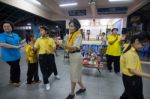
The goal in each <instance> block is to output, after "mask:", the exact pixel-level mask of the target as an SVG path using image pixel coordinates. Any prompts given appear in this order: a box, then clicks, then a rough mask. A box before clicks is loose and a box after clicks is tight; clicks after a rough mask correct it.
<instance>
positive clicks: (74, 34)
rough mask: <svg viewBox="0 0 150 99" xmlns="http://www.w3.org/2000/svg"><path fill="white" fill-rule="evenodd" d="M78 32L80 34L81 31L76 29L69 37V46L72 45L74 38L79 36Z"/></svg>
mask: <svg viewBox="0 0 150 99" xmlns="http://www.w3.org/2000/svg"><path fill="white" fill-rule="evenodd" d="M78 34H80V31H79V30H78V31H76V32H74V33H72V34H71V35H70V36H69V38H68V39H67V46H72V45H73V42H74V40H75V39H76V37H77V36H78Z"/></svg>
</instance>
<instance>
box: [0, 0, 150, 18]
mask: <svg viewBox="0 0 150 99" xmlns="http://www.w3.org/2000/svg"><path fill="white" fill-rule="evenodd" d="M38 1H39V2H40V3H41V5H37V4H34V3H33V2H32V0H0V2H3V3H6V4H9V5H11V6H15V7H17V8H19V9H22V10H25V11H27V12H30V13H33V14H35V15H38V16H41V17H43V18H46V19H50V20H66V19H69V18H70V17H76V18H79V19H94V18H122V17H126V16H127V15H129V14H131V13H133V12H134V11H136V10H137V9H139V8H140V7H142V6H143V5H145V4H146V3H147V2H148V1H149V0H131V1H130V2H113V3H111V2H109V1H108V0H38ZM92 1H95V3H94V4H89V2H92ZM70 2H76V3H78V5H77V6H74V7H66V8H61V7H59V4H64V3H70ZM27 3H28V4H27ZM0 6H1V8H0V11H1V10H3V9H7V6H3V5H0ZM23 6H24V7H23ZM110 7H127V8H128V10H127V11H126V12H125V13H120V14H116V13H111V14H109V13H106V14H97V8H107V9H105V10H109V11H110V10H114V9H116V8H113V9H109V8H110ZM29 8H30V9H29ZM70 10H79V11H77V12H82V11H80V10H84V11H83V12H85V14H83V15H81V14H79V15H75V16H74V15H73V16H69V14H68V12H69V11H70ZM5 11H6V10H5ZM6 12H8V13H4V14H7V15H8V18H9V17H13V18H15V17H16V16H15V14H16V13H17V14H18V13H19V14H21V13H22V12H21V11H19V10H15V11H11V10H9V11H6ZM10 12H11V13H12V14H11V16H9V13H10ZM75 13H76V12H75ZM2 16H3V15H1V16H0V18H1V17H2ZM18 16H19V15H18ZM20 16H23V17H25V16H27V17H28V15H24V14H22V15H20ZM29 16H32V14H30V15H29Z"/></svg>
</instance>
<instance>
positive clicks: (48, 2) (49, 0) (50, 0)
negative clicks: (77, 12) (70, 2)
mask: <svg viewBox="0 0 150 99" xmlns="http://www.w3.org/2000/svg"><path fill="white" fill-rule="evenodd" d="M39 1H40V2H42V3H43V5H45V6H46V7H47V8H48V9H49V10H51V11H52V12H54V13H56V15H57V16H58V17H60V16H61V17H62V18H63V19H66V18H68V16H67V15H65V14H64V12H63V11H62V9H61V8H60V7H59V6H58V4H57V3H56V2H55V1H54V0H39ZM56 15H54V16H56ZM51 16H53V15H51ZM52 20H55V19H54V18H52Z"/></svg>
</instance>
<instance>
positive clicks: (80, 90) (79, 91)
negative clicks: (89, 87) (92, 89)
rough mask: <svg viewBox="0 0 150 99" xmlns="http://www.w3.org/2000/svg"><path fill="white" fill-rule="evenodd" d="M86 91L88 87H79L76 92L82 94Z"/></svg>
mask: <svg viewBox="0 0 150 99" xmlns="http://www.w3.org/2000/svg"><path fill="white" fill-rule="evenodd" d="M85 91H86V89H85V88H84V89H79V90H78V91H77V92H76V94H81V93H83V92H85Z"/></svg>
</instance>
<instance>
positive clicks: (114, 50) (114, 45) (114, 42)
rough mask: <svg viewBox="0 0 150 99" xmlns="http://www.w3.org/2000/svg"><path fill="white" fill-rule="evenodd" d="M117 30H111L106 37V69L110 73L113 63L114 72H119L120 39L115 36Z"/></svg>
mask: <svg viewBox="0 0 150 99" xmlns="http://www.w3.org/2000/svg"><path fill="white" fill-rule="evenodd" d="M117 31H118V29H117V28H113V29H112V33H111V34H110V35H109V36H108V39H107V42H108V46H107V50H106V58H107V68H108V70H109V71H110V72H111V71H112V63H113V62H114V72H115V73H119V72H120V55H121V45H120V42H121V37H120V36H119V35H118V34H117Z"/></svg>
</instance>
